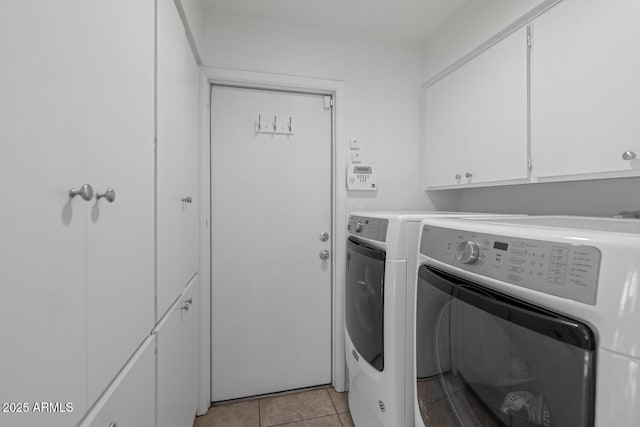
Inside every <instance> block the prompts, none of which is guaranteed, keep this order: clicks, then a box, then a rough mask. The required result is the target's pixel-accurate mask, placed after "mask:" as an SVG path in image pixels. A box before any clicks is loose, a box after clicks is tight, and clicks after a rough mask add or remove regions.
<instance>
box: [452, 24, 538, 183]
mask: <svg viewBox="0 0 640 427" xmlns="http://www.w3.org/2000/svg"><path fill="white" fill-rule="evenodd" d="M527 57H528V55H527V29H526V28H521V29H519V30H518V31H516V32H514V33H513V34H511V35H509V36H508V37H506V38H504V39H502V40H501V41H500V42H498V43H497V44H495V45H494V46H492V47H490V48H489V49H487V50H486V51H485V52H483V53H482V54H480V55H479V56H477V57H476V58H474V59H473V60H472V61H471V62H470V63H469V64H467V65H468V66H467V72H466V75H467V78H468V79H469V82H468V84H467V88H468V92H467V100H468V103H467V109H468V110H467V111H468V113H467V129H468V138H469V139H468V143H467V151H465V152H464V153H460V155H461V156H464V157H465V159H466V161H467V164H466V167H465V171H464V174H466V172H470V173H471V174H472V178H471V182H474V183H481V182H495V181H507V180H513V179H526V178H527V177H528V172H529V171H528V168H527V154H528V148H527V142H528V129H527V125H528V124H527V113H528V111H527V110H528V109H527V102H528V101H527V99H528V93H527V92H528V89H527V88H528V81H527V75H528V58H527Z"/></svg>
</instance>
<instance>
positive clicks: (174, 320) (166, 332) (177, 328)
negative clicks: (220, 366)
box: [154, 276, 200, 427]
mask: <svg viewBox="0 0 640 427" xmlns="http://www.w3.org/2000/svg"><path fill="white" fill-rule="evenodd" d="M198 289H199V286H198V276H196V277H195V278H194V279H193V280H192V281H191V283H190V284H189V286H187V288H186V289H185V292H184V293H183V294H182V295H181V296H180V298H179V299H178V301H177V302H176V303H175V304H174V305H173V306H172V307H171V309H170V310H169V312H168V313H167V315H166V316H165V317H164V319H163V320H162V321H161V322H160V324H159V325H158V328H157V329H156V330H155V331H154V334H155V335H156V336H157V340H158V427H191V426H192V425H193V419H194V418H195V415H196V408H197V406H198V390H199V379H198V364H199V348H200V347H199V340H198V338H199V328H198V325H199V323H200V322H199V316H200V312H199V310H198V307H199V305H200V301H199V300H198V297H199V291H198Z"/></svg>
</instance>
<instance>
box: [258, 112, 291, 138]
mask: <svg viewBox="0 0 640 427" xmlns="http://www.w3.org/2000/svg"><path fill="white" fill-rule="evenodd" d="M280 123H281V124H280V125H279V124H278V116H277V115H275V116H273V123H271V126H269V125H268V124H266V123H265V125H264V126H262V115H261V114H258V120H257V121H256V123H255V125H256V133H263V134H270V135H293V117H292V116H289V123H287V122H286V120H282V117H280ZM285 123H286V124H285Z"/></svg>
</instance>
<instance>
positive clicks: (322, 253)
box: [320, 249, 329, 260]
mask: <svg viewBox="0 0 640 427" xmlns="http://www.w3.org/2000/svg"><path fill="white" fill-rule="evenodd" d="M320 259H322V260H325V259H329V251H328V250H326V249H324V250H322V251H320Z"/></svg>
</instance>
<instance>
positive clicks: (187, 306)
mask: <svg viewBox="0 0 640 427" xmlns="http://www.w3.org/2000/svg"><path fill="white" fill-rule="evenodd" d="M180 310H184V311H189V304H188V303H187V304H184V305H183V306H181V307H180Z"/></svg>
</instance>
